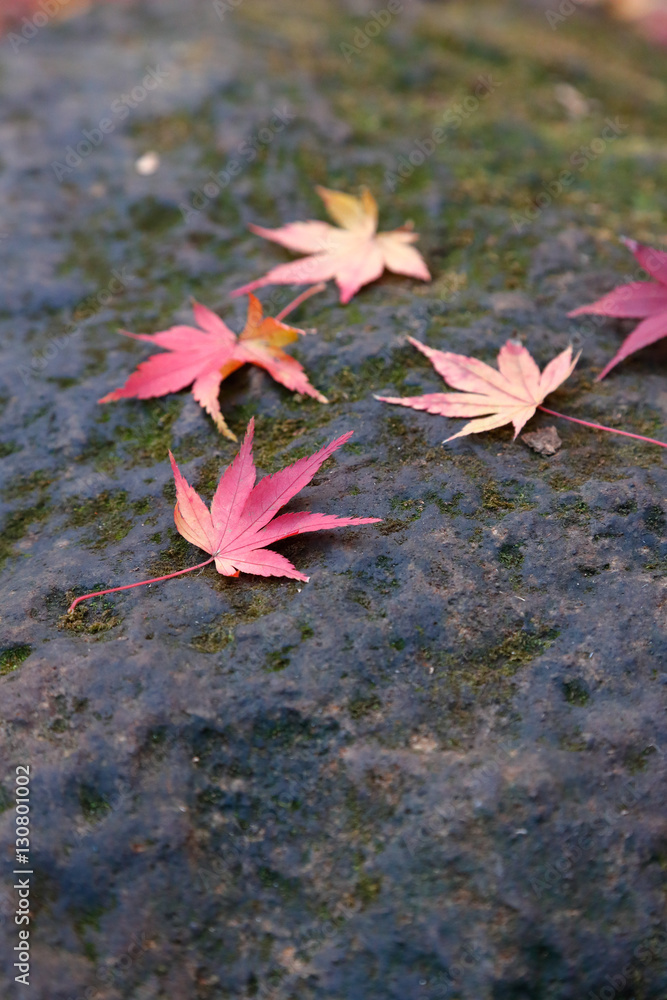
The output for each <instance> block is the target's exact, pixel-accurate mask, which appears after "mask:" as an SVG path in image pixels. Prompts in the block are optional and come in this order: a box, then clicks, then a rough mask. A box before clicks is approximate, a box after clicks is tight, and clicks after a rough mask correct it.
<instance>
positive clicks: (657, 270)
mask: <svg viewBox="0 0 667 1000" xmlns="http://www.w3.org/2000/svg"><path fill="white" fill-rule="evenodd" d="M623 242H624V243H625V245H626V246H627V248H628V249H629V250H630V251H631V252H632V253H633V254H634V255H635V259H636V260H637V261H638V263H639V264H640V265H641V267H643V268H644V269H645V270H646V271H648V273H649V274H650V275H651V277H652V278H655V279H656V280H655V281H631V282H630V284H628V285H619V286H618V287H617V288H614V289H613V291H611V292H609V293H608V294H607V295H603V296H602V298H601V299H598V300H597V301H596V302H591V303H589V304H588V305H585V306H579V308H578V309H573V310H572V312H569V313H568V316H580V315H582V314H583V313H593V314H595V315H597V316H615V317H618V318H622V319H628V318H635V317H637V318H638V319H639V318H641V317H646V318H645V319H644V320H643V322H642V323H640V324H639V326H637V327H635V329H634V330H633V331H632V333H631V334H630V335H629V336H628V337H626V338H625V340H624V341H623V343H622V344H621V346H620V348H619V349H618V351H617V352H616V354H615V355H614V357H613V358H612V359H611V361H609V362H608V363H607V364H606V365H605V367H604V368H603V369H602V371H601V372H600V374H599V375H598V377H597V380H598V381H599V380H600V379H602V378H604V377H605V375H607V374H608V373H609V372H610V371H611V369H612V368H615V367H616V365H617V364H618V363H619V361H623V360H624V358H627V357H629V355H630V354H634V353H635V351H639V350H641V348H642V347H648V345H649V344H654V343H655V342H656V340H661V339H662V337H667V253H665V252H664V251H662V250H655V249H654V248H653V247H648V246H645V245H644V244H643V243H637V242H636V240H627V239H624V240H623Z"/></svg>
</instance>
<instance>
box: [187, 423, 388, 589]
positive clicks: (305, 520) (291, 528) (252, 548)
mask: <svg viewBox="0 0 667 1000" xmlns="http://www.w3.org/2000/svg"><path fill="white" fill-rule="evenodd" d="M253 432H254V420H251V421H250V423H249V425H248V430H247V432H246V436H245V439H244V441H243V444H242V445H241V450H240V451H239V453H238V455H237V456H236V458H235V459H234V461H233V462H232V464H231V465H230V466H229V467H228V468H227V469H226V470H225V472H224V473H223V475H222V478H221V479H220V483H219V484H218V488H217V490H216V492H215V496H214V497H213V502H212V504H211V509H210V512H209V510H208V508H207V507H206V505H205V504H204V502H203V500H202V499H201V498H200V497H199V495H198V494H197V493H196V492H195V491H194V490H193V488H192V487H191V486H190V485H189V484H188V483H187V482H186V480H185V479H184V478H183V476H182V475H181V473H180V471H179V469H178V466H177V465H176V462H175V461H174V457H173V455H172V454H171V452H170V453H169V457H170V459H171V465H172V469H173V470H174V478H175V480H176V501H177V502H176V508H175V510H174V521H175V523H176V528H177V530H178V531H179V533H180V534H181V535H183V537H184V538H187V540H188V541H189V542H192V543H193V544H194V545H197V546H199V548H200V549H204V551H205V552H208V553H209V554H210V555H212V556H213V557H214V559H215V566H216V569H217V571H218V573H222V575H223V576H238V575H239V572H241V571H242V572H244V573H255V574H257V575H258V576H289V577H291V578H292V579H293V580H303V581H307V580H308V577H307V576H304V575H303V573H300V572H299V571H298V570H297V569H296V568H295V567H294V566H293V565H292V563H291V562H289V560H288V559H286V558H285V557H284V556H281V555H279V554H278V553H277V552H272V551H271V550H267V549H266V546H267V545H272V544H273V543H274V542H277V541H280V540H281V539H283V538H289V537H290V536H291V535H301V534H303V533H304V532H306V531H323V530H326V529H329V528H343V527H345V526H346V525H351V524H374V523H375V522H377V521H379V520H380V518H377V517H338V516H337V515H336V514H302V513H296V514H281V515H280V517H274V515H275V514H276V513H277V511H278V510H280V508H281V507H284V505H285V504H286V503H287V501H288V500H291V499H292V497H293V496H295V495H296V494H297V493H298V492H299V491H300V490H302V489H303V487H304V486H306V484H307V483H309V482H310V480H311V479H312V478H313V476H314V475H315V473H316V472H317V470H318V469H319V468H320V466H321V465H322V463H323V462H325V461H326V460H327V458H329V456H330V455H332V454H333V453H334V451H336V449H337V448H340V446H341V445H343V444H345V442H346V441H348V440H349V438H350V437H351V436H352V431H348V433H347V434H343V435H342V437H339V438H336V440H335V441H332V442H331V443H330V444H328V445H325V447H324V448H321V449H320V450H319V451H317V452H315V454H314V455H309V456H308V457H307V458H301V459H299V461H297V462H295V463H294V465H289V466H287V467H286V468H284V469H281V470H280V471H279V472H276V473H274V475H272V476H265V477H264V479H260V481H259V482H258V483H257V484H256V485H255V476H256V471H255V465H254V462H253V458H252V439H253Z"/></svg>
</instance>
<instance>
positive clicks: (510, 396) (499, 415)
mask: <svg viewBox="0 0 667 1000" xmlns="http://www.w3.org/2000/svg"><path fill="white" fill-rule="evenodd" d="M408 339H409V341H410V343H411V344H413V345H414V346H415V347H416V348H418V350H420V351H421V352H422V354H425V355H426V357H427V358H428V359H429V360H430V361H431V363H432V365H433V367H434V368H435V370H436V371H437V372H438V374H440V375H442V377H443V379H444V380H445V382H446V383H447V384H448V385H451V386H452V388H454V389H462V390H464V391H463V392H434V393H427V394H426V395H424V396H412V397H406V398H400V397H389V396H376V397H375V398H376V399H379V400H381V401H382V402H383V403H398V404H399V405H400V406H410V407H412V409H414V410H426V411H427V412H428V413H437V414H440V415H441V416H443V417H475V418H476V419H475V420H471V421H470V423H468V424H466V425H465V427H463V428H462V429H461V430H460V431H458V433H456V434H452V436H451V437H448V438H446V441H453V440H454V438H458V437H464V436H465V435H467V434H479V433H480V432H481V431H490V430H492V429H493V428H495V427H502V426H503V425H504V424H510V423H511V424H513V426H514V437H516V436H517V434H518V433H519V431H520V430H521V428H522V427H523V426H524V424H525V423H526V421H528V420H530V418H531V417H532V416H533V415H534V413H535V410H536V409H537V407H538V406H539V405H540V403H542V402H543V400H544V399H545V397H546V396H547V395H548V394H549V393H550V392H553V390H554V389H556V388H557V387H558V386H559V385H560V384H561V383H562V382H564V381H565V379H566V378H569V376H570V375H571V374H572V372H573V370H574V366H575V365H576V363H577V361H578V360H579V354H577V356H576V357H575V358H573V357H572V348H571V347H568V348H566V350H564V351H562V352H561V353H560V354H559V355H557V357H555V358H554V359H553V360H552V361H550V362H549V364H548V365H547V366H546V368H545V369H544V371H543V372H542V373H540V369H539V368H538V366H537V364H536V363H535V361H534V360H533V358H532V357H531V355H530V353H529V352H528V351H527V350H526V348H525V347H524V346H523V345H522V344H519V343H518V342H517V341H515V340H508V341H507V343H506V344H504V345H503V347H501V349H500V352H499V354H498V368H497V369H496V368H492V367H491V366H490V365H487V364H485V363H484V362H483V361H479V360H477V358H468V357H466V356H465V355H464V354H451V353H450V352H445V351H437V350H435V349H434V348H432V347H427V346H426V344H422V343H420V342H419V341H418V340H414V339H413V338H412V337H409V338H408ZM580 353H581V352H580ZM484 414H488V416H484ZM444 443H445V442H443V444H444Z"/></svg>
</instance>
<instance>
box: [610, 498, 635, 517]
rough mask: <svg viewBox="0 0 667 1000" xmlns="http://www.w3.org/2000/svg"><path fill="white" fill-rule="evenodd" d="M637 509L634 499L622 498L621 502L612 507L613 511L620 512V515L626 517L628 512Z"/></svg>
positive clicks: (630, 512)
mask: <svg viewBox="0 0 667 1000" xmlns="http://www.w3.org/2000/svg"><path fill="white" fill-rule="evenodd" d="M636 510H637V501H636V500H624V501H623V503H619V504H618V505H617V506H616V507H614V512H615V513H616V514H620V515H621V517H628V515H629V514H634V513H635V512H636Z"/></svg>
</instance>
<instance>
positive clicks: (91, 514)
mask: <svg viewBox="0 0 667 1000" xmlns="http://www.w3.org/2000/svg"><path fill="white" fill-rule="evenodd" d="M146 503H148V505H149V506H150V502H149V501H148V502H147V501H138V502H136V503H135V504H132V503H130V501H129V500H128V496H127V493H126V491H125V490H118V491H117V492H115V493H109V492H107V491H104V492H103V493H98V495H97V496H95V497H92V498H90V499H86V500H81V499H80V498H74V499H73V501H72V504H71V506H70V513H69V517H68V519H67V524H68V526H69V527H72V528H81V527H84V526H88V525H92V526H94V531H93V532H92V533H90V534H88V535H87V536H86V537H85V538H84V544H86V545H88V546H89V547H90V548H92V549H102V548H105V547H106V546H107V545H109V544H110V543H111V542H120V541H122V539H123V538H125V536H126V535H127V534H128V532H129V531H131V529H132V527H133V520H132V518H131V517H129V516H128V514H129V513H130V512H131V511H132V510H133V509H134V510H135V511H137V507H139V508H141V509H142V510H144V509H146Z"/></svg>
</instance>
